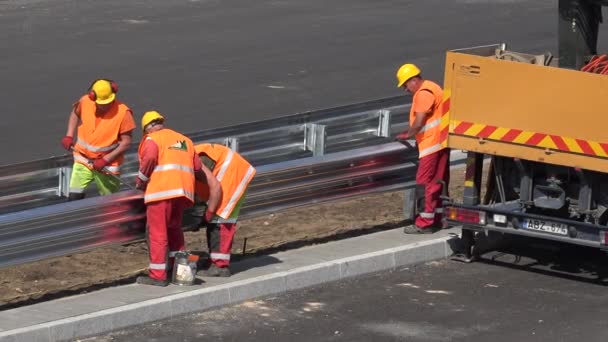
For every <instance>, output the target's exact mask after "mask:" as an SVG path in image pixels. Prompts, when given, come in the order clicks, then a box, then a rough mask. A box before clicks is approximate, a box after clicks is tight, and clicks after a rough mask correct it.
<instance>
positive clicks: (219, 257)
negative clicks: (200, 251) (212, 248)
mask: <svg viewBox="0 0 608 342" xmlns="http://www.w3.org/2000/svg"><path fill="white" fill-rule="evenodd" d="M209 256H210V257H211V259H215V260H230V254H223V253H211V254H210V255H209Z"/></svg>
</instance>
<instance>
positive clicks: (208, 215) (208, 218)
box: [197, 209, 215, 230]
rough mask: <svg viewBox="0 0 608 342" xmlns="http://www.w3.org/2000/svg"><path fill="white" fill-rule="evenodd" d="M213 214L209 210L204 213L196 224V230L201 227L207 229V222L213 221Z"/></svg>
mask: <svg viewBox="0 0 608 342" xmlns="http://www.w3.org/2000/svg"><path fill="white" fill-rule="evenodd" d="M214 216H215V213H214V212H213V211H211V210H209V209H207V210H206V211H205V214H204V215H203V216H201V222H200V223H199V224H198V227H197V230H198V229H200V228H203V227H207V226H208V225H209V222H211V220H212V219H213V217H214Z"/></svg>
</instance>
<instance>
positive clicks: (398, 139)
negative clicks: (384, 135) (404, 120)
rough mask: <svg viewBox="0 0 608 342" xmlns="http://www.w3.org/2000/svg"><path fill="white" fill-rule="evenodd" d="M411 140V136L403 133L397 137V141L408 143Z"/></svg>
mask: <svg viewBox="0 0 608 342" xmlns="http://www.w3.org/2000/svg"><path fill="white" fill-rule="evenodd" d="M409 138H410V136H409V135H408V134H407V132H403V133H399V134H397V136H396V137H395V140H397V141H407V140H408V139H409Z"/></svg>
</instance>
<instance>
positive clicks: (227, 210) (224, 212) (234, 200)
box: [220, 166, 255, 217]
mask: <svg viewBox="0 0 608 342" xmlns="http://www.w3.org/2000/svg"><path fill="white" fill-rule="evenodd" d="M254 172H255V169H254V168H253V166H249V169H247V174H245V177H243V179H242V180H241V182H240V183H239V185H238V186H237V187H236V189H235V190H234V193H233V194H232V197H230V201H228V204H226V207H225V208H224V210H222V212H221V213H220V216H223V217H226V216H228V215H230V213H231V212H232V209H233V208H234V206H235V205H236V203H237V202H238V200H239V199H240V198H241V196H242V195H243V192H244V191H245V188H246V187H247V184H248V183H249V181H250V180H251V177H253V174H254Z"/></svg>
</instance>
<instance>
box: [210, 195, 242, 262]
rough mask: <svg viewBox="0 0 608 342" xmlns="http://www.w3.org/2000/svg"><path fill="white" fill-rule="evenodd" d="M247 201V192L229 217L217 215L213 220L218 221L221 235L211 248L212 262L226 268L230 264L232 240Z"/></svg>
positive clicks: (218, 233)
mask: <svg viewBox="0 0 608 342" xmlns="http://www.w3.org/2000/svg"><path fill="white" fill-rule="evenodd" d="M244 201H245V194H243V196H241V198H240V199H239V201H238V202H237V204H236V205H235V206H234V209H233V210H232V213H230V217H228V219H222V218H221V217H218V216H216V217H215V218H214V219H213V220H212V221H216V222H217V223H218V225H217V228H218V231H217V233H216V234H217V235H219V241H218V242H217V243H216V244H215V248H214V249H213V250H211V253H210V254H211V262H212V263H213V264H214V265H215V266H217V267H219V268H225V267H228V266H230V255H231V253H232V242H233V240H234V234H235V233H236V222H237V220H238V217H239V213H240V212H241V207H242V206H243V202H244Z"/></svg>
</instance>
